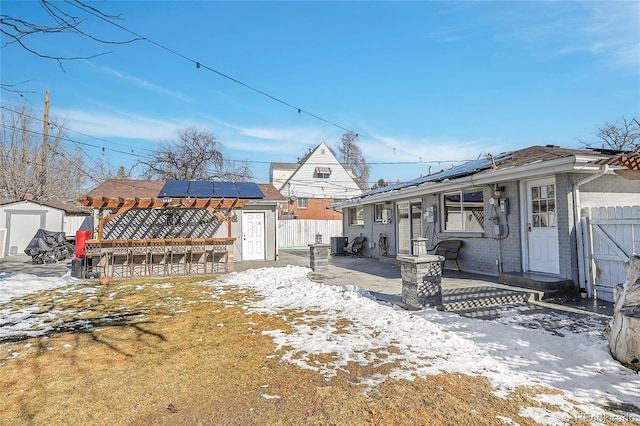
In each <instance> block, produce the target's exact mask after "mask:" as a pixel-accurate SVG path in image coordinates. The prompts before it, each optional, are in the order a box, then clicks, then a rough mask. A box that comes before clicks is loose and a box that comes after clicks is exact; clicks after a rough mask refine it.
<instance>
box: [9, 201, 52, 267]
mask: <svg viewBox="0 0 640 426" xmlns="http://www.w3.org/2000/svg"><path fill="white" fill-rule="evenodd" d="M8 217H9V220H8V221H7V222H8V225H9V226H8V231H9V245H8V247H7V254H17V255H25V252H24V249H26V248H27V246H28V245H29V243H30V242H31V240H32V239H33V237H34V236H35V235H36V232H38V229H40V228H44V227H45V226H44V223H45V217H46V212H33V214H30V213H29V212H24V213H18V214H12V213H8ZM0 257H2V256H1V254H0Z"/></svg>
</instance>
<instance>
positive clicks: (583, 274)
mask: <svg viewBox="0 0 640 426" xmlns="http://www.w3.org/2000/svg"><path fill="white" fill-rule="evenodd" d="M607 171H609V166H608V165H606V164H605V165H603V166H602V167H601V168H600V171H599V172H598V174H596V175H592V176H589V177H588V178H585V179H583V180H581V181H578V182H576V183H575V184H574V185H573V221H574V224H573V226H574V228H575V230H576V244H577V255H578V287H579V288H580V290H586V292H587V297H588V298H591V297H593V282H592V280H590V279H589V277H588V274H587V270H586V265H585V262H586V259H585V257H584V246H583V243H584V241H583V240H582V229H581V225H580V210H581V205H580V187H581V186H582V185H584V184H585V183H588V182H591V181H592V180H596V179H598V178H599V177H601V176H603V175H604V174H605V173H607Z"/></svg>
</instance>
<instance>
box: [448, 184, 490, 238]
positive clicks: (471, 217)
mask: <svg viewBox="0 0 640 426" xmlns="http://www.w3.org/2000/svg"><path fill="white" fill-rule="evenodd" d="M442 208H443V213H444V215H443V217H444V220H443V221H442V222H443V227H444V229H443V231H457V232H482V231H484V196H483V193H482V191H477V190H474V191H455V192H448V193H446V194H443V195H442Z"/></svg>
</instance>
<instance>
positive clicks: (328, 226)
mask: <svg viewBox="0 0 640 426" xmlns="http://www.w3.org/2000/svg"><path fill="white" fill-rule="evenodd" d="M316 234H320V235H322V242H323V243H325V244H329V243H330V242H331V237H340V236H342V221H341V220H311V219H293V220H280V221H278V247H280V248H283V247H308V246H309V244H313V243H315V241H316Z"/></svg>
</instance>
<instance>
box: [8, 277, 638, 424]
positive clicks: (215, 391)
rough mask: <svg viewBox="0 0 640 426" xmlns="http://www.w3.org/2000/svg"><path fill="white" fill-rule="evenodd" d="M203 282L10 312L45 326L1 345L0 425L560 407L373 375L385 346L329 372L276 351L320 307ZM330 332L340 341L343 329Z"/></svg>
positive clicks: (41, 297)
mask: <svg viewBox="0 0 640 426" xmlns="http://www.w3.org/2000/svg"><path fill="white" fill-rule="evenodd" d="M202 280H203V278H202V277H195V278H187V277H182V278H172V279H170V280H168V279H163V280H149V279H144V280H143V279H137V280H127V281H112V282H111V283H110V284H109V285H106V286H101V285H100V284H99V283H97V282H95V281H91V282H85V283H82V284H79V285H76V286H74V287H73V288H72V289H70V288H58V289H54V290H48V291H40V292H37V293H32V294H30V295H28V296H25V297H24V298H22V299H21V300H19V301H17V302H15V303H13V305H14V307H13V308H12V309H15V310H20V309H24V308H25V307H27V306H28V307H29V309H31V311H30V312H31V314H30V315H31V316H37V317H39V318H41V319H44V320H43V321H41V324H40V325H39V326H38V327H39V331H37V332H35V333H32V334H33V335H35V336H34V337H27V336H24V335H23V336H20V337H14V338H11V339H4V341H2V343H0V391H1V392H2V397H1V398H0V424H109V425H113V424H176V423H182V424H259V425H265V424H269V425H277V424H282V425H292V424H321V425H325V424H339V425H342V424H344V425H359V424H380V425H389V424H424V425H438V424H443V425H444V424H456V425H457V424H468V425H473V424H510V423H509V422H517V423H519V424H520V425H528V424H535V422H534V421H533V420H532V419H531V418H530V417H523V416H521V413H522V409H523V408H524V407H533V408H537V409H540V410H549V411H556V410H557V407H554V406H552V405H550V404H547V403H545V402H541V398H540V396H541V395H544V396H545V397H547V398H552V397H553V395H556V394H559V393H561V391H559V390H556V389H550V388H544V387H519V388H518V389H516V390H515V391H514V392H511V393H510V394H509V395H507V396H497V395H496V393H495V392H493V390H492V386H491V384H490V382H489V380H488V379H486V378H484V377H480V376H470V375H465V374H460V373H441V374H432V375H427V376H426V377H422V378H414V379H412V380H406V379H387V380H376V378H379V377H381V376H386V375H388V374H389V372H390V371H391V370H395V369H398V368H402V366H401V361H399V360H398V359H397V358H396V357H394V356H393V355H394V353H396V352H399V349H398V348H395V347H394V346H393V344H390V345H389V347H388V348H386V349H385V350H384V351H382V350H378V353H377V359H378V362H375V363H368V364H366V363H365V364H363V363H360V362H356V361H355V360H353V361H350V360H346V361H345V360H341V363H340V365H341V367H340V368H338V369H337V372H336V373H335V374H333V375H327V374H326V372H325V371H323V369H322V368H321V366H323V365H326V364H327V363H332V362H334V361H335V359H334V358H335V356H336V354H333V353H322V354H314V353H306V354H305V353H300V352H296V353H295V354H294V355H292V356H285V354H286V353H288V352H287V349H288V348H287V347H282V346H279V345H278V344H277V343H276V342H275V339H274V338H273V335H274V332H276V331H277V333H284V334H287V333H291V332H292V327H294V326H300V325H301V324H304V325H305V326H307V327H310V328H314V327H322V326H325V325H326V319H325V317H324V316H323V315H320V312H315V311H313V310H311V311H306V312H300V311H287V310H273V311H272V312H267V311H265V310H256V309H254V306H255V305H256V304H259V303H260V300H261V296H259V295H258V294H256V293H253V292H252V291H250V290H247V289H242V288H238V287H237V286H234V285H231V284H225V283H224V282H222V283H219V284H217V285H206V284H203V283H202V282H201V281H202ZM334 327H335V332H334V333H335V334H336V335H347V337H348V333H349V321H347V320H342V322H338V323H336V325H334ZM302 358H304V365H311V366H313V365H317V366H318V368H305V367H302V366H301V365H300V363H298V362H296V361H298V360H300V359H302ZM369 379H371V380H369ZM371 383H373V384H371ZM587 420H588V416H585V419H584V421H583V420H581V419H579V418H573V419H567V424H589V422H587ZM604 423H611V424H631V423H630V422H627V423H625V422H624V419H619V418H612V419H611V421H610V422H609V421H607V419H604ZM511 424H514V423H511Z"/></svg>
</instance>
